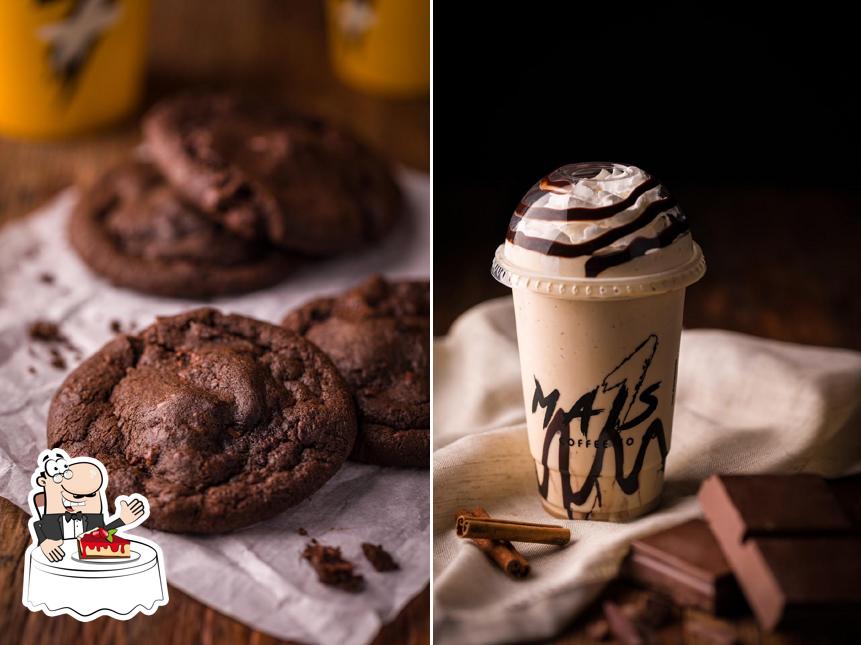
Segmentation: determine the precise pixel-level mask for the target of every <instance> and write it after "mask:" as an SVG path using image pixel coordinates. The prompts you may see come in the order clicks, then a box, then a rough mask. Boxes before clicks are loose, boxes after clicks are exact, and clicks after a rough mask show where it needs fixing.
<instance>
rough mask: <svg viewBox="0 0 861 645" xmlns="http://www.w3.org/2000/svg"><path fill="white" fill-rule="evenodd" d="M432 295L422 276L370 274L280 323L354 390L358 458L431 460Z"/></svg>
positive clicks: (401, 462) (387, 462)
mask: <svg viewBox="0 0 861 645" xmlns="http://www.w3.org/2000/svg"><path fill="white" fill-rule="evenodd" d="M429 301H430V295H429V286H428V283H427V282H392V283H390V282H386V281H385V280H384V279H383V278H381V277H379V276H375V277H373V278H371V279H370V280H368V281H367V282H365V283H364V284H362V285H360V286H358V287H356V288H355V289H352V290H350V291H348V292H346V293H344V294H342V295H341V296H339V297H337V298H320V299H318V300H313V301H311V302H309V303H307V304H305V305H303V306H302V307H300V308H299V309H297V310H295V311H293V312H291V313H290V314H289V315H288V316H287V317H286V318H285V319H284V322H283V324H284V326H285V327H287V328H288V329H290V330H292V331H296V332H298V333H300V334H302V335H304V336H305V338H307V339H308V340H310V341H311V342H313V343H314V344H316V345H317V346H318V347H320V348H321V349H322V350H323V351H324V352H326V353H327V354H328V355H329V357H330V358H331V359H332V361H333V362H334V363H335V365H336V366H337V368H338V370H339V371H340V372H341V374H342V375H343V377H344V379H345V380H346V381H347V384H348V385H349V387H350V389H351V390H352V392H353V394H354V396H355V397H356V403H357V404H358V408H359V436H358V439H357V440H356V447H355V449H354V450H353V454H352V455H351V458H352V459H355V460H356V461H364V462H367V463H372V464H380V465H384V466H415V467H427V466H428V464H429V461H430V359H429V343H430V317H429V315H430V306H429Z"/></svg>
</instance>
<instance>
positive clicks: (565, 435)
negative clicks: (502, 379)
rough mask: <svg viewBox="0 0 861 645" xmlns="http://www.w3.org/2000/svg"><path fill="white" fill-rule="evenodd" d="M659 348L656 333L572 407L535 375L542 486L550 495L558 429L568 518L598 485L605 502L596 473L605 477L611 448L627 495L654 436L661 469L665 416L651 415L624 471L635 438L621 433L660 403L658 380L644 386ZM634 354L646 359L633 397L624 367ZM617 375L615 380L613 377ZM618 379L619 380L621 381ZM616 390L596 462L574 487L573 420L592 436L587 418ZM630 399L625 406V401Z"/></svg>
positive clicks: (634, 488)
mask: <svg viewBox="0 0 861 645" xmlns="http://www.w3.org/2000/svg"><path fill="white" fill-rule="evenodd" d="M657 348H658V337H657V336H656V335H655V334H651V335H650V336H649V337H648V338H646V339H645V340H644V341H643V342H642V343H640V344H639V345H638V346H637V348H636V349H635V350H634V351H633V352H631V354H629V355H628V356H626V357H625V359H624V360H623V361H622V362H621V363H619V365H617V366H616V367H615V368H613V370H612V371H611V372H610V373H609V374H608V375H607V376H606V377H605V378H604V380H603V381H602V382H601V384H600V385H598V386H596V387H595V388H594V389H592V390H590V391H588V392H586V393H585V394H583V395H582V396H581V397H580V398H579V399H578V400H577V402H576V403H575V404H574V405H573V406H572V407H571V409H570V410H567V411H566V410H564V409H562V408H557V404H558V402H559V397H560V394H559V390H556V389H554V390H553V391H552V392H550V394H548V395H547V396H545V395H544V392H543V390H542V388H541V384H540V383H539V382H538V379H537V378H535V393H534V395H533V398H532V412H533V414H534V413H535V412H537V411H538V408H539V407H542V408H544V421H543V424H542V425H543V427H544V429H545V434H544V445H543V449H542V455H541V462H542V464H543V473H542V476H541V478H540V479H539V481H538V490H539V492H540V493H541V495H542V497H544V498H545V499H547V493H548V490H549V486H550V469H549V467H548V466H547V462H548V458H549V455H550V447H551V444H552V443H553V439H554V437H555V436H556V434H557V433H558V434H559V448H558V449H559V464H560V471H561V475H562V476H561V480H562V481H561V487H562V505H563V506H564V507H565V509H566V511H567V513H568V517H570V518H572V519H573V510H572V505H574V506H581V505H583V504H585V503H586V501H587V500H588V499H589V496H590V495H591V494H592V491H593V489H594V490H595V495H596V498H595V502H596V506H598V507H600V506H601V504H602V496H601V489H600V484H599V482H598V478H599V477H600V476H601V471H602V469H603V467H604V453H605V452H606V451H607V449H608V447H609V448H611V449H612V450H613V463H614V467H615V472H614V477H615V480H616V484H617V485H618V486H619V488H620V489H621V490H622V492H624V493H625V494H626V495H632V494H633V493H635V492H636V491H637V490H639V488H640V472H641V471H642V469H643V464H644V461H645V458H646V451H647V450H648V448H649V445H651V443H652V440H653V439H655V440H657V442H658V450H659V452H660V455H661V467H662V468H663V466H664V463H665V461H666V456H667V452H668V448H667V440H666V436H665V434H664V426H663V423H662V422H661V419H659V418H656V419H652V421H651V423H649V426H648V427H647V428H646V430H645V432H644V433H643V435H642V438H641V440H640V447H639V449H638V450H637V454H636V456H635V457H634V463H633V464H632V465H631V469H630V471H629V472H628V474H625V448H624V446H625V444H627V443H628V442H629V441H633V438H631V437H625V436H623V433H624V432H626V431H628V430H631V429H633V428H635V427H637V426H639V425H640V424H642V423H645V422H646V421H647V420H648V419H649V417H650V416H651V415H652V414H653V413H654V411H655V410H656V409H657V407H658V397H657V396H656V394H655V393H656V392H657V390H658V388H659V387H660V385H661V382H660V381H656V382H655V383H652V384H651V385H649V386H648V387H646V388H645V389H642V385H643V381H644V380H645V378H646V373H647V372H648V369H649V366H650V365H651V363H652V360H653V359H654V356H655V352H656V351H657ZM634 359H641V360H642V367H641V371H640V374H639V378H638V379H637V381H636V383H634V384H633V385H632V386H631V387H632V389H631V391H630V398H629V389H628V387H629V384H628V378H627V376H626V374H625V371H623V367H624V366H626V365H627V364H628V363H629V362H630V361H633V360H634ZM614 376H616V379H614ZM617 379H618V380H617ZM614 380H616V382H613V381H614ZM613 389H616V390H617V391H616V396H615V397H614V398H613V403H612V405H611V407H610V410H609V412H608V414H607V419H606V421H605V422H604V426H603V428H602V429H601V432H600V433H599V435H598V438H597V439H596V440H595V441H594V443H593V445H594V448H595V456H594V459H593V460H592V466H591V467H590V469H589V473H588V474H587V476H586V479H585V480H584V481H583V485H582V486H581V487H580V489H579V490H576V491H575V490H574V489H573V488H572V487H571V477H570V475H569V472H568V470H567V468H568V464H569V458H570V452H571V445H572V439H571V422H572V421H574V420H575V419H579V420H580V432H581V434H582V435H583V436H584V437H588V433H589V421H590V419H591V418H592V417H593V416H596V415H599V414H601V413H603V412H604V411H605V410H604V409H596V408H595V407H594V406H595V399H596V397H597V395H598V393H599V391H600V392H601V393H607V392H609V391H610V390H613ZM637 401H639V402H640V403H642V404H644V405H645V406H646V407H645V409H643V410H642V411H641V412H639V413H638V414H636V415H635V416H634V417H633V418H629V416H630V414H631V409H632V408H633V406H634V403H635V402H637ZM626 403H627V408H626V405H625V404H626Z"/></svg>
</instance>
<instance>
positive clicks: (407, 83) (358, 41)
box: [326, 0, 430, 96]
mask: <svg viewBox="0 0 861 645" xmlns="http://www.w3.org/2000/svg"><path fill="white" fill-rule="evenodd" d="M326 8H327V22H328V31H329V49H330V52H331V56H332V63H333V65H334V67H335V72H336V73H337V75H338V76H339V77H340V78H341V79H342V80H343V81H344V82H346V83H347V84H349V85H351V86H353V87H356V88H358V89H360V90H365V91H369V92H374V93H377V94H386V95H394V96H416V95H422V94H425V93H427V91H428V88H429V86H430V0H327V2H326Z"/></svg>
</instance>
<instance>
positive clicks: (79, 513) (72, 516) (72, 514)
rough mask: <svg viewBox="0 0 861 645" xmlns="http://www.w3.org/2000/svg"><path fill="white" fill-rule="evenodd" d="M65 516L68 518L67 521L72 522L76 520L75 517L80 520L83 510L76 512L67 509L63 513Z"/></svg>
mask: <svg viewBox="0 0 861 645" xmlns="http://www.w3.org/2000/svg"><path fill="white" fill-rule="evenodd" d="M63 516H64V517H65V518H66V521H67V522H71V521H72V520H75V519H77V520H80V519H81V511H75V512H74V513H70V512H69V511H66V512H65V513H63Z"/></svg>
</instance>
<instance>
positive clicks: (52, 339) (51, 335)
mask: <svg viewBox="0 0 861 645" xmlns="http://www.w3.org/2000/svg"><path fill="white" fill-rule="evenodd" d="M27 335H28V336H29V337H30V340H34V341H36V342H39V343H47V344H51V345H54V346H53V347H51V348H50V349H49V350H48V351H49V354H50V359H49V361H48V362H49V363H50V364H51V366H53V367H55V368H57V369H58V370H64V369H66V366H67V362H66V359H65V358H64V357H63V355H62V354H61V353H60V350H59V349H57V347H56V346H57V345H59V346H60V347H62V348H63V349H65V350H67V351H69V352H71V353H72V355H73V356H74V358H75V360H80V359H81V350H80V349H78V348H77V347H75V345H73V344H72V342H71V341H70V340H69V339H68V338H67V337H66V335H65V334H64V333H63V332H62V330H61V329H60V325H58V324H57V323H54V322H51V321H50V320H34V321H33V322H31V323H30V326H29V327H28V328H27ZM29 354H30V355H31V356H34V355H35V354H34V353H33V352H32V350H29Z"/></svg>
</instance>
